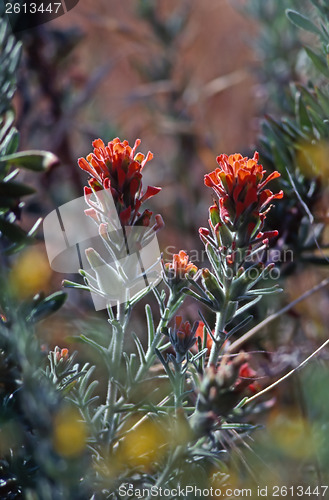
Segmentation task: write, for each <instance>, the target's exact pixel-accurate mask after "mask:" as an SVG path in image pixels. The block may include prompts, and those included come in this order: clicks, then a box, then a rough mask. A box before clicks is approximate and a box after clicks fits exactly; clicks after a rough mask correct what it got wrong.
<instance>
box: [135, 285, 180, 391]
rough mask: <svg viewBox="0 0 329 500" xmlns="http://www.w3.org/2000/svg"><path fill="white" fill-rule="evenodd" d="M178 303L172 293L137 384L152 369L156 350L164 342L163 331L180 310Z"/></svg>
mask: <svg viewBox="0 0 329 500" xmlns="http://www.w3.org/2000/svg"><path fill="white" fill-rule="evenodd" d="M178 302H179V299H177V297H176V296H175V295H174V294H173V293H171V292H170V295H169V298H168V302H167V307H166V309H165V313H164V315H163V316H162V317H161V319H160V321H159V324H158V327H157V329H156V332H155V335H154V339H153V341H152V343H151V345H149V346H148V349H147V351H146V354H145V360H146V362H145V364H144V365H141V366H140V367H139V369H138V371H137V374H136V379H135V381H136V382H137V381H139V380H140V379H141V377H142V376H143V375H144V373H145V372H147V371H148V370H149V368H150V367H151V365H152V363H153V361H154V359H155V357H156V354H155V349H156V348H157V347H158V346H159V344H160V342H161V340H162V335H163V334H162V331H163V329H164V328H166V326H167V325H168V323H169V321H170V320H171V318H172V317H173V315H174V314H175V312H176V310H177V308H178V307H176V305H177V303H178Z"/></svg>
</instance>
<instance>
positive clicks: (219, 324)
mask: <svg viewBox="0 0 329 500" xmlns="http://www.w3.org/2000/svg"><path fill="white" fill-rule="evenodd" d="M226 313H227V302H225V303H224V305H223V309H222V310H221V312H218V313H216V326H215V334H214V337H215V341H214V342H213V344H212V346H211V351H210V355H209V361H208V366H210V365H215V366H216V364H217V360H218V357H219V354H220V351H221V349H222V347H223V344H224V342H225V333H224V328H225V325H226Z"/></svg>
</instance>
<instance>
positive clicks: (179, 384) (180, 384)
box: [174, 363, 184, 413]
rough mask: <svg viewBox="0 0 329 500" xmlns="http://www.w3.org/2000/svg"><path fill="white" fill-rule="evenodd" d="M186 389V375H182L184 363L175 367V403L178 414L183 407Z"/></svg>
mask: <svg viewBox="0 0 329 500" xmlns="http://www.w3.org/2000/svg"><path fill="white" fill-rule="evenodd" d="M183 388H184V374H183V373H182V363H177V364H176V365H175V386H174V401H175V411H176V413H177V412H178V410H179V408H181V407H182V394H183Z"/></svg>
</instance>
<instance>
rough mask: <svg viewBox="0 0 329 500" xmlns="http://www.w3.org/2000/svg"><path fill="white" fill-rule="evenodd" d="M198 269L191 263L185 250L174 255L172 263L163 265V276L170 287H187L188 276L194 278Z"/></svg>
mask: <svg viewBox="0 0 329 500" xmlns="http://www.w3.org/2000/svg"><path fill="white" fill-rule="evenodd" d="M197 271H198V268H197V267H196V266H195V265H194V264H193V263H192V262H190V261H189V256H188V255H187V253H186V252H184V250H180V252H179V253H178V254H177V253H175V254H174V255H173V260H172V262H167V263H166V264H164V265H163V276H164V279H165V281H166V282H167V284H168V286H169V287H173V286H176V287H177V286H178V287H180V286H182V287H184V286H187V283H186V275H187V276H188V277H191V278H192V277H194V276H195V274H196V273H197Z"/></svg>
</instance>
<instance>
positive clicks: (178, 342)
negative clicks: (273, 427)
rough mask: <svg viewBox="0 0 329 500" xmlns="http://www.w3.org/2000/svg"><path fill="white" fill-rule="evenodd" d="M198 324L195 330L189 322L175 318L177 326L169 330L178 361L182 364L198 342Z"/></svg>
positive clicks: (195, 325) (195, 324)
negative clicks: (188, 352)
mask: <svg viewBox="0 0 329 500" xmlns="http://www.w3.org/2000/svg"><path fill="white" fill-rule="evenodd" d="M197 328H198V322H195V323H194V325H193V328H192V327H191V325H190V323H189V322H188V321H185V323H184V322H183V319H182V317H181V316H176V317H175V326H174V328H171V329H170V330H169V340H170V342H171V344H172V346H173V348H174V349H175V351H176V355H177V356H176V360H177V361H178V362H181V361H182V360H183V359H184V357H185V356H186V353H187V351H188V350H189V349H191V348H192V347H193V346H194V344H195V342H196V336H195V334H196V331H197Z"/></svg>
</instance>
